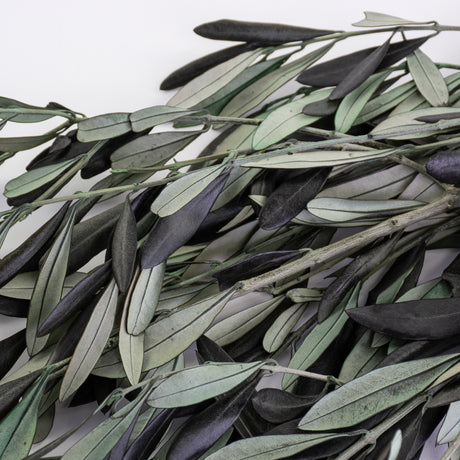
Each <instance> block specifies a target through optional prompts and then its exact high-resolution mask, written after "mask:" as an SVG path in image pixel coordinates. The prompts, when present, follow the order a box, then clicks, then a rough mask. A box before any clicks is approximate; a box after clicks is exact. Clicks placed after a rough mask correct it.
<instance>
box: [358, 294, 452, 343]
mask: <svg viewBox="0 0 460 460" xmlns="http://www.w3.org/2000/svg"><path fill="white" fill-rule="evenodd" d="M349 316H351V318H352V319H353V320H354V321H357V322H359V323H360V324H363V325H365V326H366V327H368V328H370V329H372V330H374V331H378V332H381V333H383V334H386V335H389V336H391V337H396V338H399V339H409V340H439V339H445V338H447V337H452V336H455V335H457V334H458V333H459V330H460V327H459V324H460V320H459V319H458V318H460V311H459V308H458V300H457V299H456V298H452V299H422V300H414V301H409V302H398V303H395V304H390V305H372V306H366V307H360V308H358V309H356V310H355V311H350V312H349Z"/></svg>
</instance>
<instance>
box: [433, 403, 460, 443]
mask: <svg viewBox="0 0 460 460" xmlns="http://www.w3.org/2000/svg"><path fill="white" fill-rule="evenodd" d="M459 406H460V402H459V401H456V402H453V403H452V404H450V406H449V410H448V411H447V414H446V418H445V420H444V422H443V424H442V425H441V428H440V429H439V433H438V437H437V439H436V444H445V443H448V442H452V441H454V440H455V438H456V437H457V436H458V434H459V433H460V420H459V417H458V410H459Z"/></svg>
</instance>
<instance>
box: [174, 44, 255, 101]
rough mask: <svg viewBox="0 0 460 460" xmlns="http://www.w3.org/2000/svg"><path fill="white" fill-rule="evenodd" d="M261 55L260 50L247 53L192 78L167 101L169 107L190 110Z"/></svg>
mask: <svg viewBox="0 0 460 460" xmlns="http://www.w3.org/2000/svg"><path fill="white" fill-rule="evenodd" d="M260 54H261V50H260V49H256V50H254V51H247V52H245V53H242V54H240V55H238V56H236V57H234V58H232V59H230V60H228V61H225V62H223V63H222V64H219V65H216V66H215V67H212V68H211V69H209V70H208V71H206V72H204V73H203V74H201V75H199V76H198V77H196V78H194V79H193V80H192V81H190V82H189V83H187V84H186V85H185V86H183V87H182V88H181V89H180V90H179V91H178V92H177V93H176V94H175V95H174V96H173V97H172V98H171V99H170V100H169V101H168V105H169V106H175V107H185V108H190V107H194V106H196V105H198V104H199V103H200V102H202V101H204V100H205V99H207V98H208V97H210V96H211V95H212V94H214V93H216V92H217V91H219V90H220V89H221V88H223V87H224V86H225V85H227V84H228V83H229V82H231V81H232V80H233V79H234V78H235V77H236V76H237V75H239V74H240V73H241V72H242V71H243V70H244V69H245V68H246V67H248V66H249V65H250V64H251V63H252V62H254V60H255V59H256V58H257V57H259V56H260Z"/></svg>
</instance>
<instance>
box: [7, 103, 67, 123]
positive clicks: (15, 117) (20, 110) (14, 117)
mask: <svg viewBox="0 0 460 460" xmlns="http://www.w3.org/2000/svg"><path fill="white" fill-rule="evenodd" d="M50 112H54V114H52V113H50ZM60 114H61V115H62V113H61V112H60V111H58V110H55V111H54V110H52V109H50V108H48V107H37V106H35V105H30V104H25V103H24V102H21V101H17V100H15V99H10V98H8V97H0V118H1V119H3V120H8V121H12V122H14V123H37V122H40V121H44V120H48V119H50V118H52V117H54V116H59V115H60Z"/></svg>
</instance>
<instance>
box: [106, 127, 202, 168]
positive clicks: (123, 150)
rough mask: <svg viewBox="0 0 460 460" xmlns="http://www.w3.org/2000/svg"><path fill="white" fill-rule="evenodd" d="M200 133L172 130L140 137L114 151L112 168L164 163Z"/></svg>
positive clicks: (141, 166) (111, 157) (149, 165)
mask: <svg viewBox="0 0 460 460" xmlns="http://www.w3.org/2000/svg"><path fill="white" fill-rule="evenodd" d="M200 134H201V131H183V132H180V131H170V132H163V133H154V134H149V135H147V136H141V137H138V138H137V139H134V140H133V141H131V142H128V143H127V144H125V145H123V146H121V147H120V148H118V149H117V150H115V151H114V152H113V153H112V155H111V156H110V160H111V162H112V168H113V169H137V168H149V167H152V166H156V165H161V164H164V163H166V162H167V161H168V160H170V159H171V158H172V157H173V156H174V155H175V154H176V153H177V152H179V151H181V150H182V149H183V148H184V147H186V146H187V145H188V144H190V142H192V141H194V140H195V139H196V138H197V137H198V136H199V135H200Z"/></svg>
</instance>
